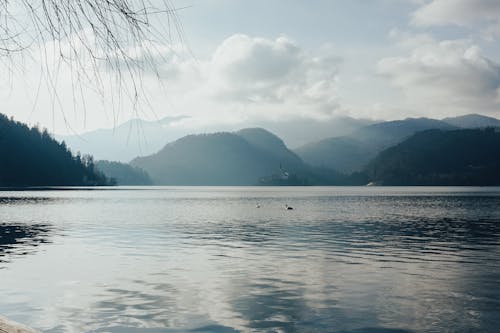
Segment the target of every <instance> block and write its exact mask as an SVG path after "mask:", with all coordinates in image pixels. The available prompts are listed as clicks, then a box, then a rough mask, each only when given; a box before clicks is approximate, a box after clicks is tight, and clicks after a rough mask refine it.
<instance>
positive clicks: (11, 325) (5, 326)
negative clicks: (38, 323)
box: [0, 316, 40, 333]
mask: <svg viewBox="0 0 500 333" xmlns="http://www.w3.org/2000/svg"><path fill="white" fill-rule="evenodd" d="M0 333H40V332H38V331H35V330H34V329H32V328H30V327H28V326H26V325H23V324H19V323H16V322H14V321H12V320H9V319H7V318H5V317H2V316H0Z"/></svg>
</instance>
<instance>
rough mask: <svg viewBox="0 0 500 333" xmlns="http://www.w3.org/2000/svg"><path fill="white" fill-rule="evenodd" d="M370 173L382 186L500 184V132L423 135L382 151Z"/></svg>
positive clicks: (438, 132)
mask: <svg viewBox="0 0 500 333" xmlns="http://www.w3.org/2000/svg"><path fill="white" fill-rule="evenodd" d="M367 173H368V175H369V177H370V179H371V180H372V181H373V182H375V183H378V184H381V185H500V133H499V132H495V131H494V130H493V129H486V130H480V129H465V130H453V131H442V130H428V131H424V132H420V133H417V134H415V135H414V136H412V137H410V138H409V139H407V140H405V141H403V142H401V143H400V144H398V145H396V146H394V147H391V148H388V149H386V150H384V151H383V152H381V153H380V154H379V156H378V157H377V158H376V159H375V160H374V161H373V162H372V163H370V165H369V166H368V168H367Z"/></svg>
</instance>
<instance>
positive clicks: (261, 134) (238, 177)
mask: <svg viewBox="0 0 500 333" xmlns="http://www.w3.org/2000/svg"><path fill="white" fill-rule="evenodd" d="M240 134H241V135H240ZM131 165H132V166H135V167H140V168H142V169H144V170H145V171H147V172H148V173H149V175H150V176H151V178H152V179H153V182H154V183H155V184H158V185H254V184H257V183H258V181H259V179H260V178H261V177H266V176H270V175H272V174H276V173H279V172H280V165H281V166H282V167H283V168H284V169H286V170H287V171H288V172H297V171H300V170H301V169H304V168H305V166H304V164H303V163H302V161H301V160H300V158H298V157H297V156H295V154H293V153H292V152H291V151H289V150H288V149H287V148H286V146H285V145H284V144H283V142H282V141H281V140H280V139H279V138H277V137H276V136H274V135H273V134H271V133H269V132H267V131H265V130H262V129H247V130H243V131H240V132H236V133H227V132H223V133H214V134H203V135H189V136H186V137H183V138H181V139H179V140H177V141H174V142H172V143H169V144H167V145H166V146H165V147H164V148H163V149H162V150H160V151H159V152H158V153H156V154H153V155H150V156H147V157H140V158H136V159H134V160H133V161H132V162H131Z"/></svg>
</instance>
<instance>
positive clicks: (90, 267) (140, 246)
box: [0, 187, 500, 333]
mask: <svg viewBox="0 0 500 333" xmlns="http://www.w3.org/2000/svg"><path fill="white" fill-rule="evenodd" d="M257 204H260V208H256V205H257ZM285 204H289V205H291V206H293V207H295V210H293V211H286V210H285V209H284V208H283V207H284V205H285ZM0 315H4V316H7V317H10V318H11V319H14V320H16V321H19V322H22V323H25V324H28V325H31V326H33V327H35V328H37V329H40V330H42V331H44V332H125V333H136V332H140V333H156V332H186V331H188V332H224V333H226V332H357V333H361V332H376V333H380V332H402V333H405V332H471V331H473V332H476V331H477V332H499V330H500V189H499V188H335V187H332V188H295V187H294V188H290V187H287V188H262V187H255V188H242V187H239V188H203V187H201V188H199V187H192V188H149V189H148V188H144V189H123V188H118V189H116V190H109V189H108V190H52V191H17V192H14V191H12V192H9V191H1V192H0Z"/></svg>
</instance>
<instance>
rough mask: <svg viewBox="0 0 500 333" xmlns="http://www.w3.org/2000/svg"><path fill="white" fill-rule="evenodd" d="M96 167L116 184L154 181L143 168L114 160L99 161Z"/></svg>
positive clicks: (149, 182)
mask: <svg viewBox="0 0 500 333" xmlns="http://www.w3.org/2000/svg"><path fill="white" fill-rule="evenodd" d="M95 168H96V169H97V170H99V171H100V172H102V173H103V174H104V175H106V177H108V178H109V179H110V180H111V181H113V183H115V184H116V185H152V184H153V181H152V180H151V178H150V177H149V175H148V174H147V172H145V171H144V170H142V169H139V168H134V167H132V166H130V165H128V164H125V163H120V162H112V161H97V162H96V163H95Z"/></svg>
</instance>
